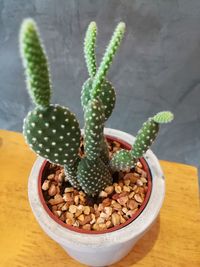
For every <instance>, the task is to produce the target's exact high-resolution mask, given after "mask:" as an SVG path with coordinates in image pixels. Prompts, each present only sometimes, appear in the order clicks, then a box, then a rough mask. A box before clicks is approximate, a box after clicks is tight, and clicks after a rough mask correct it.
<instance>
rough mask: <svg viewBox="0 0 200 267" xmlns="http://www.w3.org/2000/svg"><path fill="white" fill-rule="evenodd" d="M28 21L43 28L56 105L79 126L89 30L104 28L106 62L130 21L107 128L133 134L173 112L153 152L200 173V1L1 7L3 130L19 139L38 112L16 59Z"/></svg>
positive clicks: (86, 0)
mask: <svg viewBox="0 0 200 267" xmlns="http://www.w3.org/2000/svg"><path fill="white" fill-rule="evenodd" d="M26 17H32V18H34V19H35V20H36V21H37V23H38V25H39V27H40V31H41V34H42V37H43V40H44V43H45V46H46V50H47V54H48V56H49V60H50V64H51V73H52V80H53V85H54V95H53V100H52V102H53V103H60V104H63V105H67V106H68V107H69V108H70V109H71V110H72V111H73V112H75V113H76V114H77V116H78V118H79V120H80V124H81V126H83V115H82V109H81V105H80V91H81V85H82V83H83V82H84V81H85V80H86V78H87V71H86V66H85V62H84V57H83V49H82V47H83V45H82V43H83V39H84V34H85V30H86V28H87V25H88V23H89V22H90V21H91V20H95V21H96V22H97V23H98V26H99V34H98V47H97V56H98V59H99V60H100V59H101V56H102V53H103V51H104V49H105V46H106V44H107V43H108V40H109V38H110V36H111V34H112V31H113V29H114V27H115V25H116V24H117V22H119V21H120V20H123V21H125V22H126V24H127V32H126V37H125V40H124V41H123V44H122V46H121V48H120V51H119V53H118V55H117V57H116V59H115V61H114V64H113V65H112V68H111V70H110V72H109V75H108V76H109V80H111V81H112V82H113V84H114V86H115V87H116V91H117V97H118V98H117V104H116V108H115V111H114V112H113V115H112V118H111V119H110V120H109V121H108V123H107V126H108V127H113V128H117V129H121V130H124V131H126V132H129V133H132V134H135V133H136V132H137V130H138V129H139V128H140V127H141V124H142V122H143V121H144V120H146V119H147V118H148V117H149V116H151V115H152V114H154V113H155V112H157V111H160V110H171V111H173V112H174V114H175V121H174V122H173V123H172V124H171V125H166V126H163V127H162V129H161V132H160V136H159V138H158V139H157V142H156V143H155V144H154V145H153V150H154V152H155V153H156V154H157V155H158V157H159V158H161V159H167V160H171V161H179V162H185V163H188V164H193V165H196V166H200V105H199V102H200V30H199V25H200V1H199V0H190V1H188V0H176V1H175V0H146V1H145V0H138V1H136V0H135V1H133V0H123V1H117V0H98V1H97V0H94V1H92V0H80V1H78V0H68V1H66V0H57V1H53V0H45V1H44V0H36V1H27V0H17V1H16V0H4V1H3V0H0V62H1V64H0V81H1V85H0V87H1V89H0V127H1V128H4V129H8V130H14V131H21V129H22V119H23V117H25V115H26V113H27V111H28V110H30V109H31V108H32V105H31V102H30V100H29V96H28V94H27V92H26V89H25V83H24V76H23V69H22V65H21V61H20V58H19V53H18V32H19V27H20V24H21V22H22V19H23V18H26Z"/></svg>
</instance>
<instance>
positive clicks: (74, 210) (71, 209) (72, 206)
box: [69, 205, 77, 213]
mask: <svg viewBox="0 0 200 267" xmlns="http://www.w3.org/2000/svg"><path fill="white" fill-rule="evenodd" d="M76 210H77V207H76V206H75V205H70V206H69V212H70V213H76Z"/></svg>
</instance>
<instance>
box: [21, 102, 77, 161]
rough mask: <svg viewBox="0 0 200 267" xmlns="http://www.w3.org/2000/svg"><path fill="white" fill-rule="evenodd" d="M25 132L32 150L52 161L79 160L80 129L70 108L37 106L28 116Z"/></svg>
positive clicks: (25, 122)
mask: <svg viewBox="0 0 200 267" xmlns="http://www.w3.org/2000/svg"><path fill="white" fill-rule="evenodd" d="M23 133H24V136H25V137H26V141H27V143H28V144H29V146H30V147H31V148H32V150H34V151H35V152H36V153H37V154H38V155H40V156H42V157H44V158H47V159H48V160H49V161H51V162H54V163H56V164H60V165H64V164H66V163H67V162H69V163H72V162H74V161H75V160H76V159H77V155H78V149H79V146H80V136H81V135H80V128H79V124H78V121H77V119H76V117H75V115H74V114H73V113H72V112H70V111H69V109H68V108H65V107H61V106H58V105H50V106H49V107H47V108H45V109H44V108H40V107H36V108H35V110H33V111H32V112H29V114H28V115H27V117H26V118H25V121H24V127H23Z"/></svg>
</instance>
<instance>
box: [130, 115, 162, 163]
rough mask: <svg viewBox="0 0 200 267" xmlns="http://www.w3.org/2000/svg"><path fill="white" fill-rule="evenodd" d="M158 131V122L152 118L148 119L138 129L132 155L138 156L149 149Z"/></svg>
mask: <svg viewBox="0 0 200 267" xmlns="http://www.w3.org/2000/svg"><path fill="white" fill-rule="evenodd" d="M158 131H159V124H158V123H156V122H155V121H154V120H153V119H152V118H150V119H148V120H147V121H146V122H145V123H144V124H143V126H142V128H141V129H140V130H139V132H138V134H137V136H136V140H135V143H134V145H133V148H132V151H131V152H132V156H133V157H134V158H140V157H142V156H143V155H144V153H145V152H146V151H147V150H148V149H149V147H150V146H151V144H152V143H153V141H154V140H155V138H156V136H157V134H158Z"/></svg>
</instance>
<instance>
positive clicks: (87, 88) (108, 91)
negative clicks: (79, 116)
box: [81, 78, 116, 121]
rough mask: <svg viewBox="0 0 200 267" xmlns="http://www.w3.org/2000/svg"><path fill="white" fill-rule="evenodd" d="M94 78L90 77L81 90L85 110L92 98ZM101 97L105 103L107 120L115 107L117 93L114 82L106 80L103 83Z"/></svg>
mask: <svg viewBox="0 0 200 267" xmlns="http://www.w3.org/2000/svg"><path fill="white" fill-rule="evenodd" d="M92 84H93V79H91V78H89V79H88V80H87V81H86V82H85V83H84V84H83V87H82V92H81V102H82V106H83V109H84V111H85V109H86V107H87V104H88V101H89V100H90V99H91V90H92ZM99 98H100V99H101V101H102V103H103V105H104V111H105V121H106V120H107V119H108V118H109V117H110V115H111V114H112V111H113V109H114V107H115V101H116V93H115V89H114V87H113V86H112V84H111V83H110V82H109V81H107V80H104V81H103V82H102V84H101V91H100V92H99Z"/></svg>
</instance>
